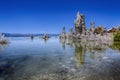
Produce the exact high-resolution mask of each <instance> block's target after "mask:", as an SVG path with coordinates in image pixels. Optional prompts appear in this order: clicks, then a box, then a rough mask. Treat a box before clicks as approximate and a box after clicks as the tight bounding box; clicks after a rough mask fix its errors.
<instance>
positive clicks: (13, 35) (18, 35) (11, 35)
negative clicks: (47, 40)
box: [3, 33, 60, 37]
mask: <svg viewBox="0 0 120 80" xmlns="http://www.w3.org/2000/svg"><path fill="white" fill-rule="evenodd" d="M3 34H4V35H5V37H30V36H31V35H33V36H43V35H44V34H32V33H30V34H16V33H15V34H14V33H3ZM48 35H49V36H59V35H60V34H48Z"/></svg>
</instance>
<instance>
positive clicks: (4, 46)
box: [0, 44, 8, 52]
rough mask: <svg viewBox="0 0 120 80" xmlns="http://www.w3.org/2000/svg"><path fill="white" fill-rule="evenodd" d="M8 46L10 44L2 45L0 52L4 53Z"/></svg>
mask: <svg viewBox="0 0 120 80" xmlns="http://www.w3.org/2000/svg"><path fill="white" fill-rule="evenodd" d="M7 46H8V44H0V52H2V51H3V50H4V49H5V48H6V47H7Z"/></svg>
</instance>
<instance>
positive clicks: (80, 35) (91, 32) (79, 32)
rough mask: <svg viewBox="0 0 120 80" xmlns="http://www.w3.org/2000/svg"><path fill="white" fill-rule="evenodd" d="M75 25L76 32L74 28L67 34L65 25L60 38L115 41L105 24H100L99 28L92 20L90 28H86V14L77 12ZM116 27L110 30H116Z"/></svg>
mask: <svg viewBox="0 0 120 80" xmlns="http://www.w3.org/2000/svg"><path fill="white" fill-rule="evenodd" d="M74 25H75V32H73V30H72V29H70V32H69V33H68V34H66V32H65V27H63V31H62V33H61V35H60V39H61V38H62V39H63V38H64V39H67V40H66V41H69V40H68V39H75V40H77V41H84V42H86V41H100V42H105V43H107V42H108V41H113V34H112V33H108V32H107V30H106V28H105V27H104V26H98V28H95V22H94V21H92V22H91V23H90V26H91V27H90V29H87V28H86V25H85V16H84V15H83V14H80V12H78V13H77V17H76V20H75V21H74ZM114 31H116V29H112V30H110V31H109V32H114Z"/></svg>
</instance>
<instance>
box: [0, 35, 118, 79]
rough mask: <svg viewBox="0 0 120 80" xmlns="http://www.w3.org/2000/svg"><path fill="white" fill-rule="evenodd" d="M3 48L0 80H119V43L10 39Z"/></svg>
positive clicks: (53, 38) (53, 39) (0, 56)
mask: <svg viewBox="0 0 120 80" xmlns="http://www.w3.org/2000/svg"><path fill="white" fill-rule="evenodd" d="M8 39H9V41H10V43H9V44H7V45H0V80H119V79H120V74H119V73H120V51H119V50H120V47H119V43H110V44H98V43H96V42H87V43H83V42H73V41H72V40H69V41H66V40H61V41H60V40H59V38H56V37H52V38H50V39H49V40H43V39H41V38H38V37H35V38H34V39H33V40H31V39H30V38H29V37H9V38H8Z"/></svg>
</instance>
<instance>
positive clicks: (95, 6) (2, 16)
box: [0, 0, 120, 33]
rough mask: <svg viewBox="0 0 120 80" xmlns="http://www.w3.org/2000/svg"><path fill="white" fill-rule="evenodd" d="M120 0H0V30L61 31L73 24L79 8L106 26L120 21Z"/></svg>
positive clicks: (91, 19)
mask: <svg viewBox="0 0 120 80" xmlns="http://www.w3.org/2000/svg"><path fill="white" fill-rule="evenodd" d="M119 4H120V1H119V0H0V32H6V33H44V32H47V33H60V32H61V29H62V27H63V26H65V27H66V31H69V28H71V27H72V28H74V20H75V18H76V14H77V12H78V11H80V13H82V14H84V15H85V17H86V18H85V19H86V27H87V28H89V27H90V25H89V24H90V21H94V22H95V25H96V27H97V26H98V25H103V26H106V27H107V28H110V27H113V26H118V25H120V5H119Z"/></svg>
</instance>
